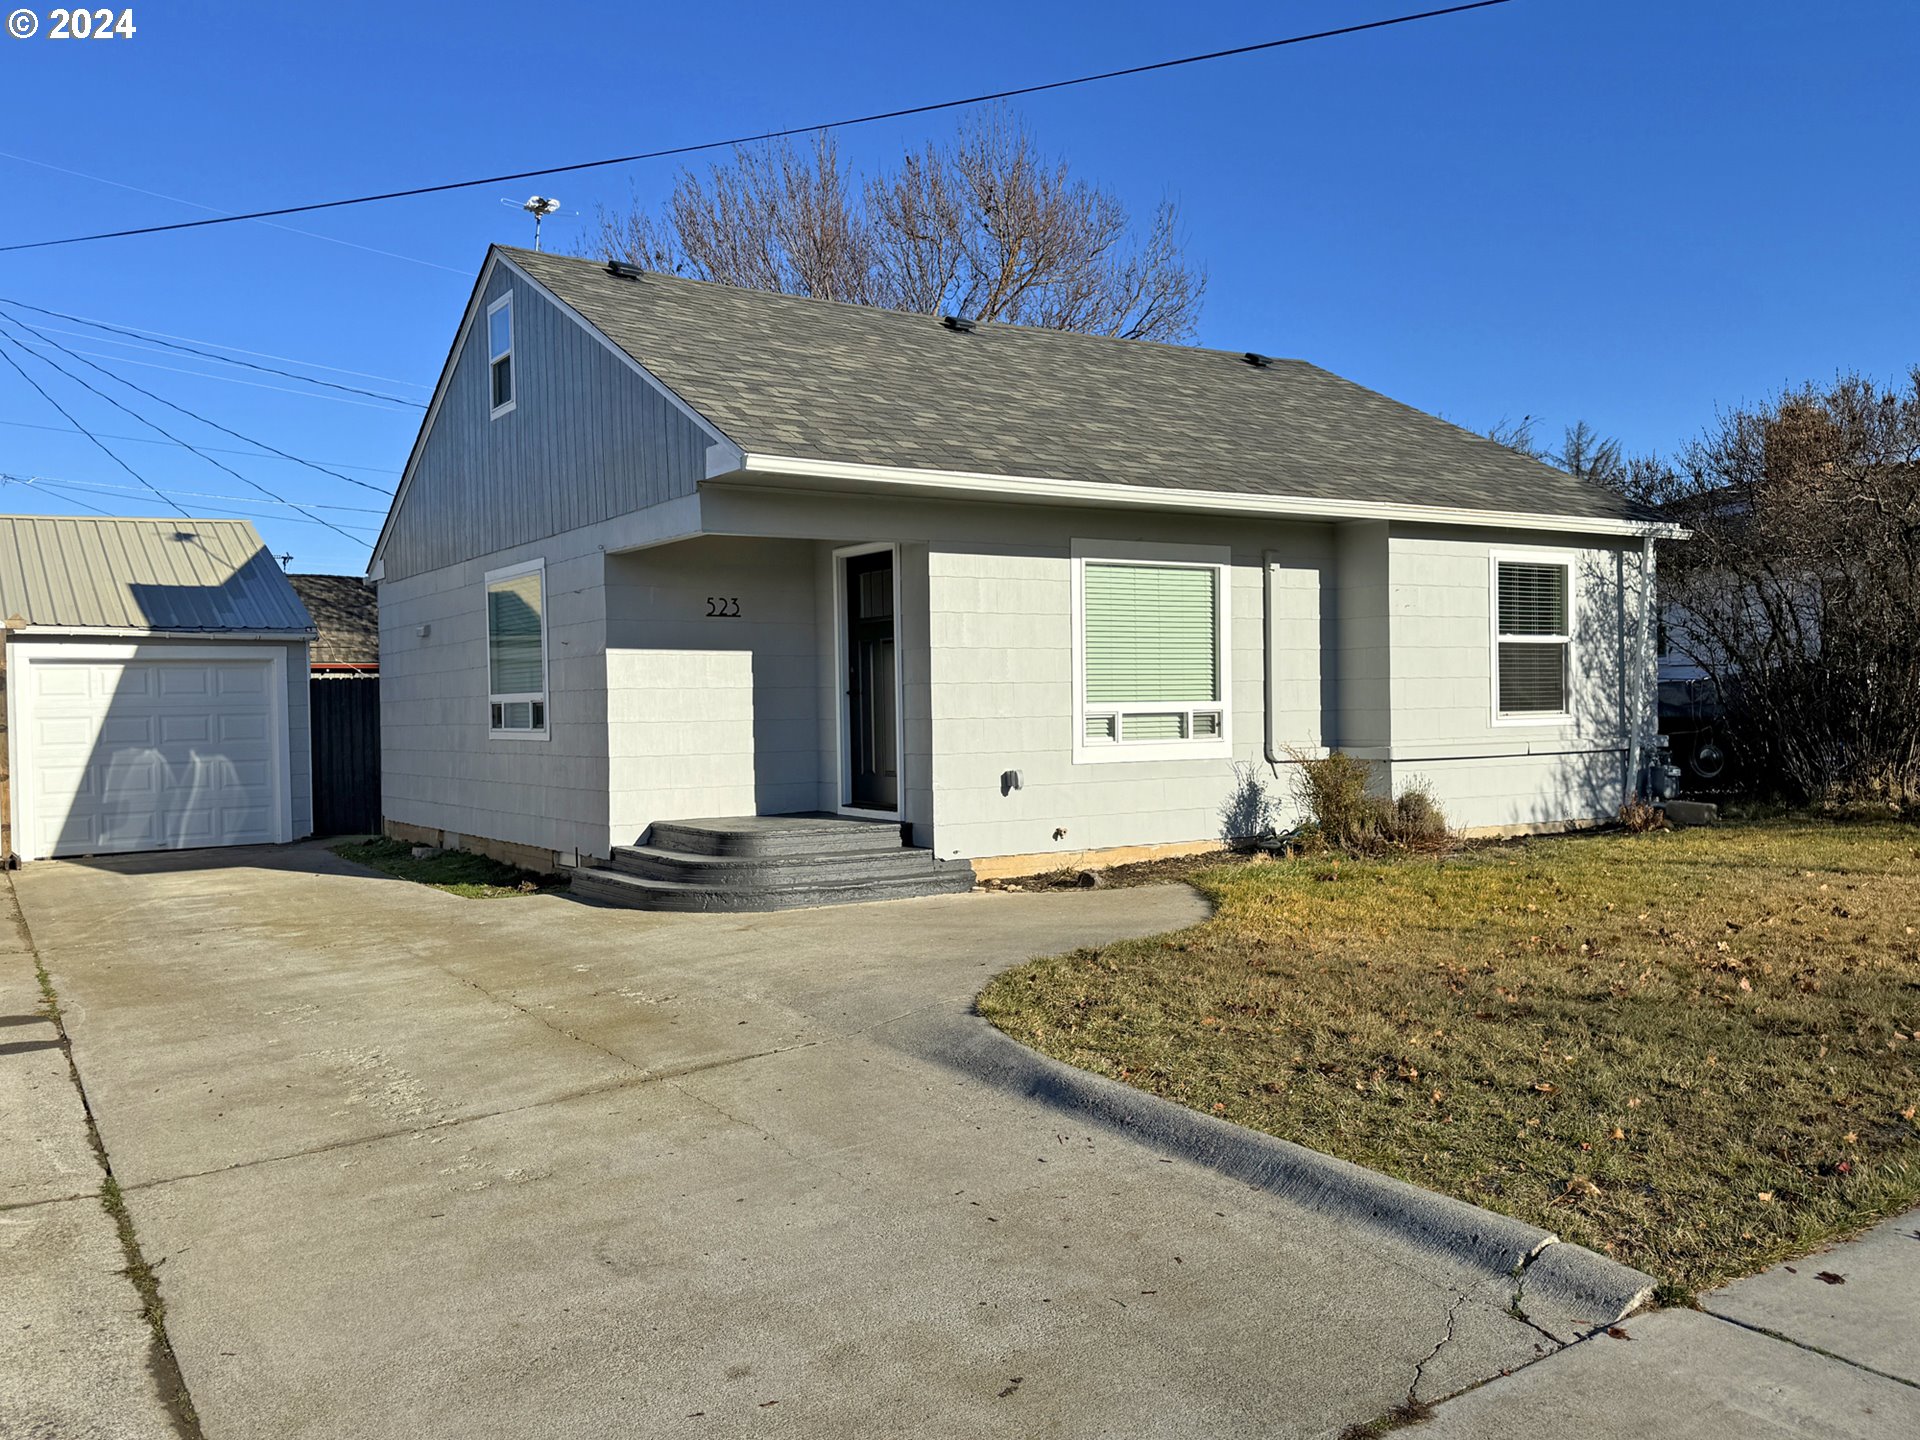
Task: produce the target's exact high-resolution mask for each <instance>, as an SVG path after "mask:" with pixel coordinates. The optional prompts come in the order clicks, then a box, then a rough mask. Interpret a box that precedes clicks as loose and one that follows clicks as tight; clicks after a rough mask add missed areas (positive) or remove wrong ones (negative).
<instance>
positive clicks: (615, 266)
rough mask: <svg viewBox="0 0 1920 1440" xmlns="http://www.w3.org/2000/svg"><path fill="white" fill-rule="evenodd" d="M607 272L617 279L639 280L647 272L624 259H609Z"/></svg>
mask: <svg viewBox="0 0 1920 1440" xmlns="http://www.w3.org/2000/svg"><path fill="white" fill-rule="evenodd" d="M607 273H608V274H609V275H611V276H613V278H614V279H616V280H638V279H639V278H640V277H641V276H642V275H644V274H645V273H646V272H645V271H644V270H642V269H641V268H640V267H639V266H638V265H629V264H628V263H627V262H626V261H624V260H609V261H607Z"/></svg>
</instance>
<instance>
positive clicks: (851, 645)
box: [843, 550, 900, 810]
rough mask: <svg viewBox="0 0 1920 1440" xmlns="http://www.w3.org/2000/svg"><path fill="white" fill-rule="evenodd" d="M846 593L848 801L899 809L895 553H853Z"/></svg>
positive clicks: (860, 806) (861, 806)
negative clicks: (894, 590)
mask: <svg viewBox="0 0 1920 1440" xmlns="http://www.w3.org/2000/svg"><path fill="white" fill-rule="evenodd" d="M843 563H844V564H845V565H846V576H845V578H846V586H845V589H846V596H847V613H846V627H847V650H846V654H847V803H848V804H849V805H851V806H854V807H855V808H857V809H861V810H895V809H898V808H899V803H900V765H899V757H898V756H897V755H896V754H895V745H894V741H895V737H896V733H897V732H896V724H895V721H896V718H897V717H896V715H895V711H894V706H895V704H896V703H897V702H896V699H895V683H896V682H895V665H896V657H895V646H894V635H893V552H892V551H890V550H876V551H873V552H871V553H869V554H866V555H849V556H847V557H846V559H845V561H844V562H843Z"/></svg>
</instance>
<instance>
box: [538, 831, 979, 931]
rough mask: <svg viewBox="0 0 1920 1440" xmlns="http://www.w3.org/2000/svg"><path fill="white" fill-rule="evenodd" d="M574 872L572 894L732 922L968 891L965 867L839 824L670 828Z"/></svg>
mask: <svg viewBox="0 0 1920 1440" xmlns="http://www.w3.org/2000/svg"><path fill="white" fill-rule="evenodd" d="M645 838H646V842H647V843H645V844H643V845H631V846H621V847H619V848H617V849H615V850H614V852H613V856H612V858H611V860H610V861H609V862H608V863H607V864H606V865H604V866H583V867H581V868H579V869H577V870H575V871H574V872H573V892H574V894H576V895H580V896H583V897H585V898H587V899H590V900H598V901H602V902H604V903H606V904H610V905H625V906H629V907H631V908H633V909H638V910H675V911H711V912H715V913H740V912H752V911H765V910H795V909H800V908H802V907H804V906H812V905H853V904H859V903H861V902H863V901H870V900H898V899H906V898H909V897H913V896H920V895H954V894H960V893H962V892H965V891H967V890H971V889H972V888H973V867H972V866H971V865H969V864H968V863H967V862H966V861H964V860H962V861H947V862H943V861H940V860H937V859H935V858H934V854H933V852H932V851H931V850H923V849H919V848H916V847H915V846H912V845H909V844H907V843H906V836H905V827H903V826H902V825H900V824H899V823H898V822H896V821H890V820H888V821H881V820H854V819H848V818H846V817H844V816H838V815H749V816H738V817H732V818H719V819H711V820H675V821H672V822H665V821H663V822H661V823H659V824H657V825H654V826H652V827H650V828H649V830H648V832H647V835H646V837H645Z"/></svg>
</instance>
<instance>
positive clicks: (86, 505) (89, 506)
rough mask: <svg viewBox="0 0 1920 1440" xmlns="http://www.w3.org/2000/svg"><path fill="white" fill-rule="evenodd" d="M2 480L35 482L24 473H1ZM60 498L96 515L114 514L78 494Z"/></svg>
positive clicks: (12, 482) (18, 482)
mask: <svg viewBox="0 0 1920 1440" xmlns="http://www.w3.org/2000/svg"><path fill="white" fill-rule="evenodd" d="M0 481H4V482H5V483H6V484H8V485H25V486H27V487H29V488H31V487H32V486H33V484H34V481H33V478H32V477H31V476H24V475H0ZM60 498H61V499H62V500H64V501H66V502H67V504H69V505H78V506H80V507H81V509H83V510H91V511H93V513H94V514H96V515H108V516H110V515H112V514H113V511H111V510H103V509H101V508H100V507H99V506H98V505H95V504H93V503H91V502H90V501H86V500H82V499H81V498H80V497H79V496H78V495H62V496H60Z"/></svg>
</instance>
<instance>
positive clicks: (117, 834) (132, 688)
mask: <svg viewBox="0 0 1920 1440" xmlns="http://www.w3.org/2000/svg"><path fill="white" fill-rule="evenodd" d="M21 668H22V669H24V671H25V674H24V675H21V676H19V677H18V679H19V680H23V681H25V687H24V688H25V690H26V694H25V695H24V696H23V697H19V699H17V700H16V706H17V708H16V711H15V721H16V724H19V725H20V726H21V728H23V729H24V730H25V731H26V737H25V738H26V740H27V744H26V746H25V747H24V748H25V751H26V754H25V755H24V756H21V755H20V754H19V752H18V751H17V750H16V757H15V758H16V760H24V769H25V770H26V772H27V773H26V774H25V775H24V776H17V777H16V784H17V783H18V780H19V779H22V778H24V779H25V781H26V782H27V786H28V787H29V790H28V797H27V798H28V805H27V807H26V808H27V814H26V815H24V816H22V817H21V818H22V820H23V822H24V824H23V829H24V830H25V831H26V834H25V835H24V836H23V839H25V840H26V842H27V843H26V844H25V845H24V846H22V847H21V849H22V853H23V854H25V855H27V856H29V857H33V858H37V857H40V856H50V855H104V854H113V853H117V852H122V851H129V850H176V849H187V848H191V847H196V846H202V845H247V844H260V843H270V842H272V841H276V840H279V839H281V838H282V835H281V829H282V826H281V819H280V810H281V805H280V803H279V801H280V795H279V791H280V788H281V784H282V782H281V779H280V770H281V766H280V765H279V764H278V763H276V761H277V756H276V747H278V746H282V745H284V743H285V741H284V738H283V735H282V733H281V721H280V715H281V706H280V704H279V703H278V700H277V697H276V696H275V694H274V685H275V683H276V679H277V668H276V667H275V665H274V664H273V663H272V662H271V661H269V660H253V659H234V660H206V659H192V660H188V659H178V660H173V659H169V660H144V659H134V660H124V661H98V660H93V661H87V660H63V659H59V658H55V657H52V656H46V657H36V658H34V660H33V661H32V663H30V664H28V665H25V666H23V667H21ZM22 701H24V703H21V702H22Z"/></svg>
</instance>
